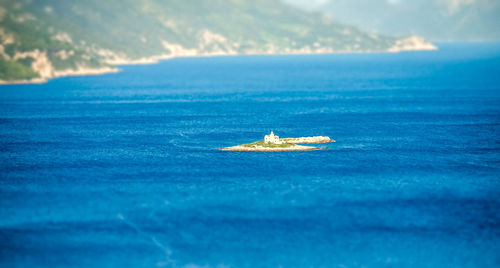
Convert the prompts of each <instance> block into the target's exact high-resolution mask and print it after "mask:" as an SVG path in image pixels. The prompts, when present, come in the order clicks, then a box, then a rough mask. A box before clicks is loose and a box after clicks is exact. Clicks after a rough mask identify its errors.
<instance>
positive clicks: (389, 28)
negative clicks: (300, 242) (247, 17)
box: [285, 0, 500, 42]
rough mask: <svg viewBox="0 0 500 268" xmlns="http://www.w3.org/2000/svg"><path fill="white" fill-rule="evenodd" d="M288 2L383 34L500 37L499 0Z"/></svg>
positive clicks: (470, 38) (477, 38)
mask: <svg viewBox="0 0 500 268" xmlns="http://www.w3.org/2000/svg"><path fill="white" fill-rule="evenodd" d="M285 1H286V2H287V3H290V4H293V5H295V6H297V7H301V8H304V9H306V10H315V11H323V12H325V13H327V14H330V15H331V16H332V17H333V18H335V19H336V20H340V21H342V22H345V23H349V24H352V25H356V26H358V27H362V28H363V29H366V30H369V31H374V32H377V33H380V34H388V35H396V36H397V35H403V36H404V35H413V34H415V35H420V36H423V37H425V38H426V39H428V40H431V41H435V42H442V41H490V40H499V39H500V19H499V18H500V1H498V0H308V1H306V0H285Z"/></svg>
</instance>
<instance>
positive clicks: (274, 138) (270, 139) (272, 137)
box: [264, 131, 283, 144]
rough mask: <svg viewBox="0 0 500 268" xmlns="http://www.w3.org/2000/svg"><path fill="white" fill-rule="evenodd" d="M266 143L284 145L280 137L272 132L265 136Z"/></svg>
mask: <svg viewBox="0 0 500 268" xmlns="http://www.w3.org/2000/svg"><path fill="white" fill-rule="evenodd" d="M264 142H265V143H274V144H282V143H283V142H282V141H280V137H278V136H276V135H274V133H273V132H272V131H271V134H269V135H266V136H264Z"/></svg>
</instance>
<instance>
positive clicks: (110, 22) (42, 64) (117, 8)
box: [0, 0, 434, 82]
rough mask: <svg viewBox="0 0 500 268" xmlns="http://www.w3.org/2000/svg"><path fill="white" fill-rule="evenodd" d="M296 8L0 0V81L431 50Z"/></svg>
mask: <svg viewBox="0 0 500 268" xmlns="http://www.w3.org/2000/svg"><path fill="white" fill-rule="evenodd" d="M295 4H297V3H295ZM301 7H303V6H292V5H289V4H287V3H284V2H282V1H279V0H255V1H250V0H211V1H205V0H192V1H184V0H164V1H161V0H140V1H134V0H106V1H102V0H84V1H82V0H80V1H76V0H37V1H33V0H2V1H1V2H0V80H1V81H4V82H9V81H16V80H30V79H31V80H32V79H35V80H36V79H39V80H40V81H43V80H44V79H47V78H51V77H57V76H63V75H74V74H88V73H100V72H109V71H113V70H114V67H113V66H114V65H116V64H131V63H150V62H155V61H157V60H159V59H163V58H168V57H174V56H196V55H231V54H293V53H304V54H307V53H332V52H372V51H399V50H408V49H433V48H434V46H433V45H431V44H429V43H426V42H425V41H424V40H423V39H421V38H417V37H412V38H406V39H404V38H403V37H395V36H391V35H379V34H375V33H373V32H370V31H365V30H362V29H360V28H359V27H355V26H350V25H346V24H343V23H340V22H338V21H337V20H334V19H332V18H331V16H328V15H325V14H323V13H319V12H317V11H311V10H308V9H304V8H301ZM402 36H406V35H402Z"/></svg>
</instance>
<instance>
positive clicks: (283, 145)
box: [241, 141, 296, 148]
mask: <svg viewBox="0 0 500 268" xmlns="http://www.w3.org/2000/svg"><path fill="white" fill-rule="evenodd" d="M241 146H244V147H249V148H256V147H264V148H288V147H293V146H296V144H294V143H287V142H284V143H281V144H276V143H271V142H269V143H265V142H264V141H256V142H252V143H247V144H242V145H241Z"/></svg>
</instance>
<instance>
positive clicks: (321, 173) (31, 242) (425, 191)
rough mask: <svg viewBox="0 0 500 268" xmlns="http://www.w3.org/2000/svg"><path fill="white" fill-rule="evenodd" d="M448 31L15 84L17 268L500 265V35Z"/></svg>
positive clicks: (12, 254)
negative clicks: (329, 50) (420, 46)
mask: <svg viewBox="0 0 500 268" xmlns="http://www.w3.org/2000/svg"><path fill="white" fill-rule="evenodd" d="M438 45H439V46H440V50H438V51H420V52H404V53H394V54H391V53H380V54H377V53H372V54H338V55H295V56H231V57H205V58H177V59H172V60H167V61H162V62H161V63H159V64H156V65H135V66H121V67H120V68H121V69H122V70H123V71H122V72H120V73H117V74H106V75H99V76H82V77H65V78H58V79H53V80H50V81H49V82H48V83H46V84H38V85H9V86H1V87H0V266H1V267H190V268H193V267H499V266H500V43H443V44H438ZM271 130H273V131H274V132H275V133H276V134H277V135H279V136H281V137H297V136H314V135H322V136H330V137H331V138H333V139H335V140H336V141H337V142H336V143H329V144H322V145H319V146H327V147H328V148H327V149H324V150H320V151H307V152H228V151H220V150H219V148H221V147H227V146H234V145H238V144H241V143H247V142H253V141H257V140H261V139H263V136H264V135H265V134H268V133H269V132H270V131H271Z"/></svg>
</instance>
